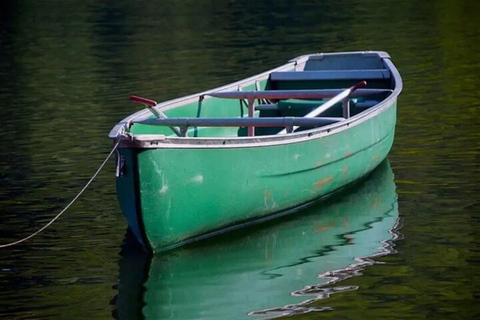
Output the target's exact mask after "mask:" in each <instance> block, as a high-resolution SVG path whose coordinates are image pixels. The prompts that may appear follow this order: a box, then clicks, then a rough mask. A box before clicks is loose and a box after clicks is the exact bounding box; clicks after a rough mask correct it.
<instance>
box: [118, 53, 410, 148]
mask: <svg viewBox="0 0 480 320" xmlns="http://www.w3.org/2000/svg"><path fill="white" fill-rule="evenodd" d="M350 54H365V55H376V56H378V57H380V58H381V59H382V61H383V62H384V63H385V64H386V66H387V68H388V69H389V70H390V72H391V73H392V78H393V80H394V84H395V87H394V90H393V92H392V93H391V94H390V95H389V96H388V97H387V98H385V99H384V100H382V101H380V102H379V103H378V104H377V105H375V106H373V107H370V108H369V109H367V110H365V111H363V112H361V113H359V114H357V115H355V116H353V117H350V118H348V119H345V120H343V121H340V122H336V123H333V124H329V125H326V126H322V127H319V128H313V129H310V130H305V131H301V132H294V133H289V134H286V135H265V136H252V137H249V136H246V137H202V138H198V137H195V138H193V137H175V136H165V135H163V134H142V135H137V136H135V135H131V134H124V133H122V132H123V128H124V127H125V125H127V124H129V123H131V122H132V121H134V120H135V122H139V121H141V120H142V119H146V118H148V117H149V115H150V112H149V111H148V109H144V110H140V111H138V112H137V113H134V114H132V115H130V116H129V117H126V118H125V119H123V120H122V121H120V122H119V123H118V124H117V125H116V126H115V127H114V128H113V129H112V130H111V131H110V134H109V137H110V138H111V139H115V140H119V141H120V145H119V147H120V148H142V149H144V148H145V149H150V148H186V149H191V148H247V147H259V146H273V145H279V144H289V143H297V142H303V141H307V140H312V139H318V138H321V137H325V136H328V135H333V134H336V133H339V132H341V131H343V130H347V129H349V128H350V127H352V126H356V125H358V124H360V123H362V122H364V121H367V120H369V119H371V118H373V117H375V116H377V115H379V114H380V113H382V112H384V111H385V110H387V109H388V108H390V107H391V106H392V105H394V104H395V102H396V99H397V97H398V95H399V94H400V92H401V91H402V89H403V83H402V79H401V77H400V74H399V72H398V70H397V69H396V67H395V66H394V64H393V63H392V62H391V60H390V56H389V55H388V54H387V53H385V52H378V51H368V52H345V53H330V54H323V53H321V54H309V55H303V56H299V57H297V58H295V59H293V60H290V61H289V62H288V63H287V64H285V65H282V66H280V67H277V68H275V69H272V70H269V71H266V72H263V73H261V74H259V75H255V76H253V77H249V78H247V79H244V80H240V81H237V82H234V83H232V84H228V85H225V86H222V87H219V88H215V89H211V90H208V91H205V92H201V93H196V94H193V95H189V96H186V97H181V98H177V99H174V100H169V101H166V102H163V103H160V104H158V105H157V106H156V107H155V108H158V109H160V110H162V111H166V110H169V109H173V108H176V107H177V106H180V105H183V104H186V103H190V102H194V101H198V99H199V97H201V96H208V95H209V94H210V93H213V92H219V91H227V90H231V89H232V88H238V87H239V86H240V87H241V86H246V85H249V84H252V83H255V81H261V80H266V79H268V77H269V75H270V73H272V72H276V71H282V70H284V69H291V68H296V66H297V65H299V64H302V63H304V62H306V61H307V60H308V59H310V58H312V57H314V58H317V57H318V58H319V59H321V58H322V57H323V56H327V55H350Z"/></svg>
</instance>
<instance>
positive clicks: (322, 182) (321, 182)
mask: <svg viewBox="0 0 480 320" xmlns="http://www.w3.org/2000/svg"><path fill="white" fill-rule="evenodd" d="M332 181H333V176H329V177H326V178H325V179H321V180H318V181H317V182H315V184H314V186H315V189H320V188H321V187H323V186H324V185H326V184H327V183H330V182H332Z"/></svg>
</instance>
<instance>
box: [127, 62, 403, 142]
mask: <svg viewBox="0 0 480 320" xmlns="http://www.w3.org/2000/svg"><path fill="white" fill-rule="evenodd" d="M361 81H366V83H367V85H366V87H365V89H359V90H357V92H355V94H353V92H352V93H351V94H350V95H349V96H348V97H346V98H343V99H342V100H341V101H339V102H338V103H334V104H333V105H332V106H331V107H328V105H327V103H328V101H329V100H330V99H332V100H333V98H334V97H335V96H338V95H339V94H340V93H345V90H346V89H347V88H350V87H352V86H354V85H356V84H358V83H359V82H361ZM393 89H394V80H393V77H392V75H391V72H390V70H389V69H388V68H387V66H386V65H385V64H384V62H383V60H382V59H381V58H380V57H379V56H378V55H364V54H358V55H352V54H348V55H331V56H329V55H325V56H323V55H322V56H310V57H309V59H308V60H307V61H306V62H305V63H304V64H302V65H301V66H293V65H292V66H291V67H290V68H287V69H285V70H282V71H276V72H271V73H270V74H268V76H267V77H265V76H264V77H263V78H258V79H254V80H252V81H251V82H250V83H247V84H246V85H244V86H242V87H238V86H236V87H232V88H229V89H228V90H223V89H222V90H221V91H220V92H222V93H223V95H215V94H204V95H199V96H198V98H197V99H195V100H193V101H192V99H190V102H188V103H184V104H179V105H177V106H175V107H173V108H172V107H169V105H168V104H164V105H163V106H162V108H160V109H159V110H161V111H162V115H161V116H160V117H164V116H165V117H167V118H168V119H158V117H159V115H158V113H157V115H154V114H153V113H152V115H151V116H150V117H149V119H146V120H145V119H144V120H142V121H134V122H133V124H132V125H131V127H130V132H131V133H132V134H134V135H141V134H149V135H150V134H164V135H167V136H179V135H180V136H186V137H237V136H247V135H254V136H265V135H275V134H279V133H284V131H285V130H286V129H288V128H289V129H290V130H288V132H292V131H295V132H298V131H302V130H309V129H311V128H313V127H320V126H324V125H328V124H331V123H332V122H335V121H342V120H344V119H345V118H348V117H353V116H355V115H357V114H359V113H361V112H364V111H365V110H367V109H369V108H372V107H374V106H375V105H377V104H378V103H379V102H381V101H382V100H384V99H385V98H386V97H388V96H389V95H390V94H391V92H392V90H393ZM314 90H316V91H318V92H322V93H326V92H328V93H329V94H328V95H327V94H318V95H317V96H315V95H308V94H305V93H306V92H313V91H314ZM329 90H330V91H332V92H333V93H330V92H329ZM234 91H237V92H236V93H237V94H235V92H234ZM238 91H241V92H242V94H240V95H239V94H238ZM243 92H245V94H244V96H242V95H243ZM253 92H256V93H257V94H256V95H248V94H249V93H253ZM267 97H268V98H267ZM312 97H313V98H312ZM331 102H333V101H331ZM330 104H331V103H330ZM322 105H324V106H327V107H328V108H327V109H326V110H324V111H322V112H321V113H320V114H319V115H315V116H314V117H313V118H314V119H313V120H311V121H310V122H308V123H307V122H306V121H304V120H305V118H304V117H306V116H307V117H309V118H311V117H310V116H309V114H311V113H312V112H313V113H315V110H319V108H320V107H321V106H322ZM249 109H250V110H249ZM274 118H275V119H277V120H278V121H277V120H275V119H274ZM300 118H303V120H302V119H300ZM235 119H240V120H241V122H239V121H235ZM261 119H264V120H265V121H263V122H262V120H261ZM280 119H288V120H289V121H290V122H287V121H283V122H282V123H280V122H279V121H280ZM292 119H293V120H292ZM295 119H297V120H298V119H299V120H298V121H296V120H295ZM321 119H331V121H327V120H326V121H320V120H321ZM332 119H337V120H332ZM215 120H217V121H215ZM166 121H170V122H168V123H167V122H166ZM199 121H204V122H202V123H199ZM253 121H255V122H253ZM292 121H293V122H292ZM299 121H303V122H301V123H300V122H299ZM284 123H290V124H291V125H288V124H284ZM172 124H175V125H172ZM293 124H301V125H293ZM249 127H250V128H251V129H250V130H249Z"/></svg>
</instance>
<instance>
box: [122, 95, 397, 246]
mask: <svg viewBox="0 0 480 320" xmlns="http://www.w3.org/2000/svg"><path fill="white" fill-rule="evenodd" d="M395 122H396V99H391V101H390V102H389V104H388V105H385V106H383V107H382V108H380V109H378V110H377V111H375V112H374V113H371V114H370V115H369V116H368V117H366V118H365V119H362V120H361V121H357V122H355V123H352V124H351V125H350V127H349V128H348V129H343V130H339V131H338V132H332V133H330V134H327V135H321V136H312V137H311V138H308V137H307V138H304V139H301V140H298V139H297V140H295V139H293V140H285V141H283V142H280V143H272V144H263V145H255V144H249V145H245V146H243V147H242V146H216V147H208V148H207V147H205V148H202V147H198V146H197V147H195V148H189V147H187V146H186V147H183V148H182V147H180V148H179V147H168V145H166V146H161V147H158V148H137V149H135V148H120V149H119V154H120V156H121V157H123V158H124V159H125V161H126V166H125V170H124V171H125V172H124V175H123V176H122V177H120V178H117V194H118V197H119V201H120V204H121V207H122V210H123V212H124V214H125V216H126V218H127V220H128V222H129V225H130V227H131V228H132V230H133V232H134V233H135V234H136V235H137V237H138V238H139V240H140V241H141V242H142V243H144V245H146V246H150V248H151V249H152V250H153V251H162V250H165V249H169V248H172V247H174V246H178V245H181V244H183V243H185V242H188V241H191V240H192V239H196V238H198V237H202V236H205V235H211V234H214V233H215V232H217V231H222V230H228V228H230V227H232V226H235V225H239V224H241V223H245V222H254V221H258V220H259V219H262V218H265V217H269V216H272V215H275V214H277V213H278V212H286V211H291V209H292V208H295V207H298V206H299V205H302V204H306V203H309V202H311V201H313V200H315V199H318V198H321V197H324V196H326V195H329V194H331V193H332V192H335V191H336V190H339V189H341V188H342V187H344V186H346V185H347V184H349V183H351V182H353V181H355V180H357V179H359V178H361V177H363V176H365V175H366V174H368V173H369V172H370V171H372V170H373V169H374V168H375V167H377V166H378V164H380V163H381V162H382V160H383V159H385V157H386V156H387V154H388V152H389V150H390V148H391V146H392V143H393V139H394V129H395Z"/></svg>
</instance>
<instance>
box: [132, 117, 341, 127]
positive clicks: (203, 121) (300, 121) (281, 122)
mask: <svg viewBox="0 0 480 320" xmlns="http://www.w3.org/2000/svg"><path fill="white" fill-rule="evenodd" d="M342 120H345V119H344V118H341V117H322V118H302V117H264V118H188V117H181V118H164V119H147V120H143V121H139V122H138V123H142V124H152V125H160V126H180V127H189V126H191V127H246V126H254V127H290V126H304V127H318V126H323V125H327V124H331V123H335V122H339V121H342Z"/></svg>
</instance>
